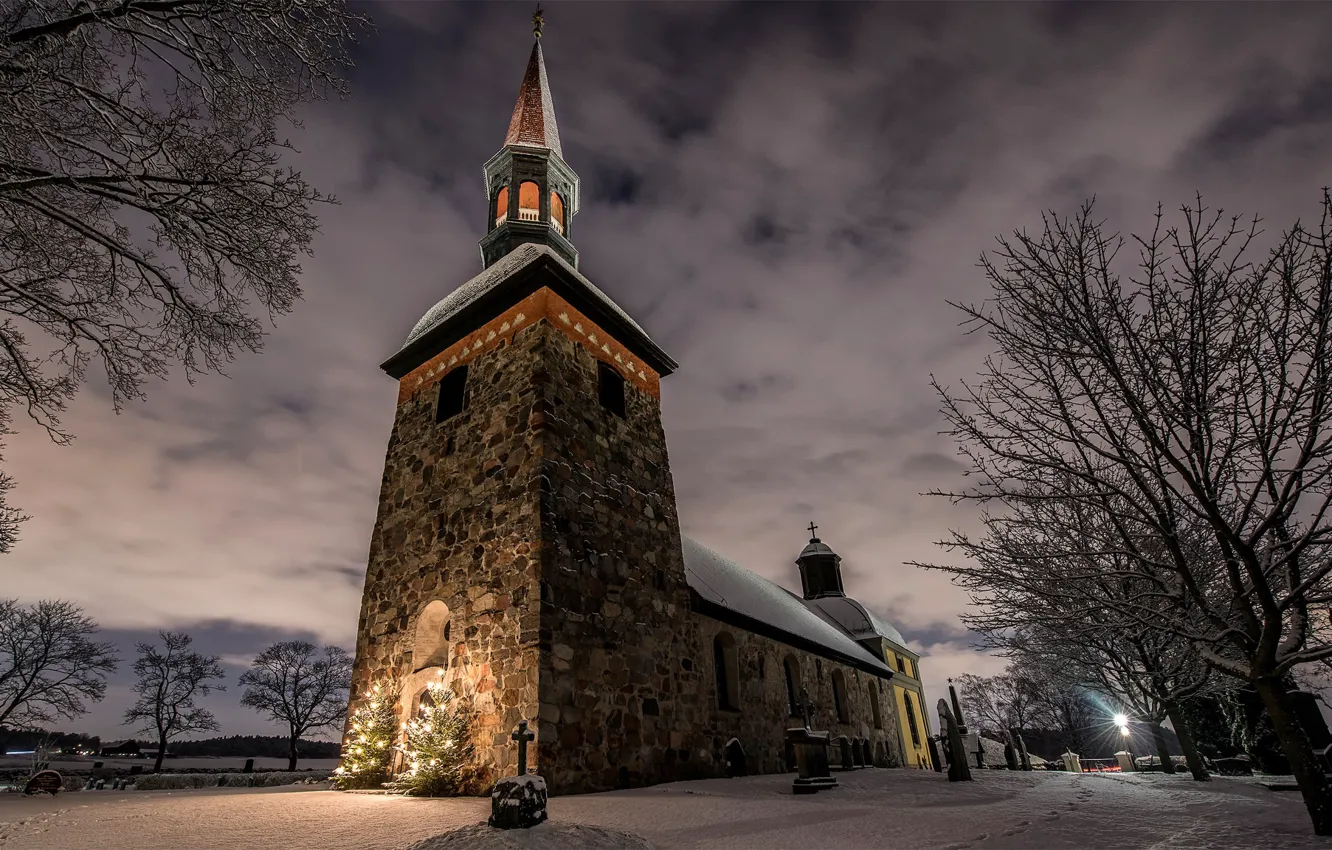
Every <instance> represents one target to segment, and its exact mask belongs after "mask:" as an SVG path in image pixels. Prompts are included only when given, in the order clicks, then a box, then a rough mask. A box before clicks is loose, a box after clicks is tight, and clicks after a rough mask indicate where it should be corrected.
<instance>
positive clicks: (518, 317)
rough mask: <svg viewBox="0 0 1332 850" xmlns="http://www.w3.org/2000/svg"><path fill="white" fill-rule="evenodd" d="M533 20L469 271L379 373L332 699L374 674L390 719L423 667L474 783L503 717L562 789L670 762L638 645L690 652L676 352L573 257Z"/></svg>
mask: <svg viewBox="0 0 1332 850" xmlns="http://www.w3.org/2000/svg"><path fill="white" fill-rule="evenodd" d="M534 23H535V24H536V29H535V35H536V37H537V41H536V43H535V44H533V46H532V52H531V55H530V58H529V60H528V63H527V68H526V72H525V73H524V75H523V80H522V84H521V86H520V88H519V94H518V102H517V105H516V106H515V107H514V111H513V116H512V118H511V120H510V122H509V128H508V133H507V135H506V136H505V140H504V146H503V147H502V148H501V150H500V151H499V153H497V154H495V156H493V157H492V158H491V159H490V161H489V162H487V163H486V164H485V169H484V172H485V178H486V203H487V207H488V209H487V213H486V227H485V231H484V236H483V237H482V239H481V241H480V248H481V260H482V271H481V273H480V274H478V275H477V276H475V277H473V278H471V279H470V280H467V281H465V282H464V283H462V284H461V285H460V286H458V287H457V288H456V289H454V290H453V291H452V292H450V293H448V294H447V295H445V296H444V297H443V298H442V299H441V300H440V301H439V302H438V303H437V304H435V305H434V306H433V307H431V308H430V309H429V310H427V311H426V313H425V315H424V316H422V318H421V320H420V321H419V322H417V324H416V326H415V327H414V328H413V329H412V331H411V333H410V334H409V335H408V336H407V339H406V340H405V342H404V343H403V345H402V347H401V348H400V349H399V350H398V351H397V352H396V353H395V354H393V355H392V356H391V357H389V359H388V360H386V361H385V362H384V364H383V366H382V368H383V369H384V371H385V372H386V373H388V375H390V376H391V377H392V378H394V379H395V380H397V381H398V395H397V412H396V416H395V419H394V423H393V431H392V434H391V436H390V438H389V443H388V450H387V454H386V458H385V464H384V475H383V481H382V485H381V490H380V498H379V509H378V514H377V517H376V521H375V529H374V533H373V535H372V537H371V544H370V556H369V565H368V569H367V571H366V579H365V590H364V594H363V599H362V605H361V613H360V621H359V628H358V635H357V645H356V662H355V668H354V673H353V696H352V699H353V702H354V703H355V701H357V700H359V699H362V698H363V695H364V694H365V693H367V692H368V689H370V688H372V687H373V686H374V685H376V684H381V683H390V682H391V683H393V686H394V688H395V689H396V690H397V692H398V694H399V696H398V701H399V715H400V716H403V717H405V716H406V715H407V714H409V713H411V712H414V711H416V710H417V706H418V704H419V700H420V697H421V694H422V692H423V691H424V690H425V686H426V683H428V682H432V681H438V680H439V678H440V677H443V678H444V679H445V680H446V681H447V682H449V683H450V684H452V685H453V686H454V687H455V690H458V691H460V692H463V693H466V694H470V695H472V696H473V697H474V698H475V701H476V709H477V718H478V719H477V724H478V727H477V730H476V731H477V735H478V753H479V757H480V761H481V764H480V766H481V767H482V768H483V769H484V770H485V771H487V772H488V773H489V775H490V776H491V777H492V778H493V777H495V776H498V775H503V774H504V773H505V772H512V770H513V768H514V766H515V761H516V753H515V751H514V748H513V746H512V742H511V741H510V740H509V737H508V736H509V733H510V731H511V730H512V729H513V728H514V726H515V725H516V724H517V723H518V721H519V720H522V719H526V720H528V721H529V722H530V723H532V724H533V725H534V726H535V728H536V731H537V739H536V741H535V743H534V745H533V748H534V751H533V758H532V762H533V765H534V768H535V770H536V771H538V772H539V773H541V774H542V775H543V776H544V777H545V778H546V781H547V784H548V786H549V788H550V789H551V791H552V793H572V792H582V791H594V790H604V789H609V788H615V787H625V786H631V785H641V784H647V783H650V782H656V781H661V780H662V779H666V778H675V777H673V776H671V775H668V774H666V773H663V770H668V769H669V765H672V764H674V762H675V753H676V751H677V750H678V749H679V748H680V747H681V746H683V745H682V744H680V743H679V740H677V739H678V738H679V733H678V732H676V733H675V735H673V734H672V733H673V732H675V730H676V729H677V728H679V727H680V724H683V723H684V722H685V718H684V717H683V715H684V714H685V713H686V712H687V711H688V708H687V706H683V705H682V706H681V707H679V710H678V711H677V705H676V700H677V699H680V690H679V679H678V675H680V674H679V671H678V670H665V669H663V666H662V661H661V659H663V658H672V657H689V658H697V657H699V652H698V650H697V647H696V646H695V641H696V639H695V637H694V635H693V633H692V632H690V628H691V626H690V625H689V624H690V622H692V621H691V620H690V618H689V617H688V616H687V613H688V606H689V590H688V585H687V583H686V581H685V576H684V566H683V557H682V554H681V543H680V531H679V523H678V519H677V515H676V506H675V491H674V485H673V483H672V480H671V473H670V464H669V461H668V458H667V453H666V440H665V434H664V432H663V430H662V422H661V403H660V380H661V378H663V377H665V376H667V375H669V374H670V373H671V372H672V371H674V369H675V368H676V363H675V361H674V360H672V359H671V358H670V357H669V356H668V355H667V354H666V353H665V352H664V351H663V350H662V349H661V348H660V347H659V346H658V345H657V344H656V343H655V342H654V341H653V340H652V339H651V338H650V337H649V336H648V334H647V332H646V331H644V330H643V328H641V327H640V326H639V325H638V323H637V322H635V321H634V320H633V319H632V318H630V317H629V315H628V314H627V313H626V312H625V311H624V310H623V309H621V308H620V307H619V306H618V305H617V304H616V303H615V302H614V301H612V300H611V298H610V297H609V296H607V295H606V294H605V293H604V292H602V290H600V289H599V288H597V287H596V286H595V285H593V283H592V282H591V281H589V280H588V279H587V278H586V277H584V276H583V274H582V273H581V272H580V271H579V270H578V252H577V250H576V249H575V248H574V245H573V243H572V241H571V240H570V222H571V219H572V218H573V216H574V214H575V213H576V212H577V211H578V203H579V197H578V195H579V186H578V177H577V175H576V174H575V173H574V172H573V170H572V169H571V168H570V167H569V166H568V164H567V163H565V161H564V157H563V153H562V150H561V147H560V137H559V130H558V128H557V126H556V123H555V110H554V104H553V101H552V99H551V92H550V86H549V82H548V80H547V76H546V68H545V59H544V56H543V54H542V49H541V41H540V36H541V21H540V18H539V16H538V17H536V18H535V19H534ZM683 675H686V676H687V677H694V678H696V677H697V676H698V673H697V672H690V673H686V674H683ZM662 765H667V766H668V767H667V768H663V767H662Z"/></svg>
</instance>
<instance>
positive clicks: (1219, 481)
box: [935, 191, 1332, 835]
mask: <svg viewBox="0 0 1332 850" xmlns="http://www.w3.org/2000/svg"><path fill="white" fill-rule="evenodd" d="M1183 212H1184V220H1183V224H1182V225H1181V226H1179V227H1164V226H1163V223H1162V217H1161V215H1160V211H1159V210H1158V214H1157V223H1156V227H1155V229H1154V231H1153V232H1152V233H1151V234H1150V235H1149V236H1148V237H1146V238H1137V237H1135V241H1136V244H1137V245H1138V247H1139V257H1138V263H1137V270H1136V271H1133V272H1132V273H1131V274H1129V275H1128V276H1127V277H1124V276H1121V274H1120V272H1119V268H1120V264H1119V263H1118V261H1117V254H1118V252H1119V250H1120V249H1121V248H1122V246H1123V244H1124V240H1123V239H1121V238H1119V237H1118V236H1114V235H1109V234H1107V233H1106V232H1104V230H1103V229H1102V225H1101V224H1100V223H1099V222H1098V221H1096V220H1095V219H1093V216H1092V205H1091V204H1090V203H1089V204H1087V205H1085V206H1084V207H1083V208H1082V210H1081V211H1080V212H1079V213H1078V214H1077V215H1076V216H1074V217H1073V218H1072V219H1064V218H1059V217H1057V216H1055V215H1053V214H1051V215H1049V216H1047V217H1045V219H1044V225H1045V226H1044V229H1043V232H1042V233H1040V234H1039V235H1036V236H1031V235H1028V234H1027V233H1025V232H1018V233H1017V234H1015V236H1014V238H1013V239H1012V240H1006V239H1001V240H1000V244H999V249H998V250H997V251H996V252H995V254H994V255H987V256H983V257H982V266H983V268H984V269H985V272H986V275H987V276H988V278H989V279H990V281H991V283H992V286H993V291H992V297H991V298H990V299H988V300H987V301H986V302H984V303H982V304H979V305H957V306H959V307H960V308H961V309H962V310H963V312H964V313H965V315H966V317H967V320H968V322H969V323H970V325H971V330H973V331H983V332H985V333H986V334H987V335H988V336H989V337H990V339H991V341H992V342H993V343H994V344H995V346H996V347H997V349H998V353H997V354H996V355H994V356H993V357H991V358H990V359H988V360H987V362H986V366H985V369H984V370H983V373H982V375H981V377H980V380H979V382H977V383H974V384H963V385H961V386H960V387H959V388H957V389H951V390H950V389H947V388H945V387H943V386H942V385H940V384H938V383H937V382H936V384H935V386H936V388H937V389H938V391H939V392H940V394H941V397H942V399H943V401H944V413H945V415H946V417H947V418H948V421H949V424H950V431H951V433H952V434H953V436H954V437H955V438H956V439H957V440H958V443H959V446H960V450H961V452H962V454H963V455H964V456H965V457H966V458H967V459H968V460H969V461H970V463H971V472H972V474H973V476H974V481H975V482H976V483H975V485H974V486H973V487H971V488H970V489H966V490H963V491H961V492H955V493H950V494H948V495H950V496H952V497H953V498H955V499H959V500H972V501H977V502H980V503H990V502H993V503H997V504H998V505H999V506H1001V512H1002V510H1007V509H1011V508H1012V506H1014V505H1020V504H1024V503H1030V502H1032V501H1033V500H1039V499H1048V498H1051V493H1050V490H1049V488H1050V487H1058V488H1059V490H1060V492H1059V493H1058V494H1057V495H1058V498H1060V499H1064V500H1066V501H1068V502H1069V503H1072V504H1077V505H1081V506H1083V507H1084V508H1085V509H1086V510H1088V511H1095V512H1099V513H1100V515H1101V516H1102V518H1103V520H1104V523H1105V525H1106V526H1108V527H1110V528H1113V529H1114V532H1115V533H1114V534H1113V535H1107V537H1106V539H1104V540H1094V541H1081V540H1076V539H1075V540H1071V541H1070V543H1069V546H1070V551H1072V552H1074V553H1077V552H1082V551H1104V547H1107V546H1109V547H1111V551H1114V552H1116V553H1118V554H1121V555H1123V556H1124V564H1125V565H1126V572H1127V573H1129V574H1130V576H1131V577H1132V578H1133V580H1135V581H1141V582H1142V587H1141V590H1140V591H1138V593H1137V595H1136V597H1135V599H1134V600H1133V601H1130V602H1124V601H1122V600H1120V601H1113V600H1110V601H1107V600H1100V602H1102V603H1105V604H1109V605H1110V606H1111V607H1112V608H1113V610H1115V611H1116V613H1117V614H1118V615H1120V616H1122V617H1123V618H1124V620H1125V622H1127V623H1130V624H1132V626H1133V627H1135V628H1140V629H1142V630H1145V631H1162V632H1166V633H1169V634H1173V635H1177V636H1179V637H1182V638H1184V639H1185V640H1188V641H1189V642H1191V643H1192V644H1193V645H1194V646H1195V647H1197V650H1198V652H1199V653H1200V654H1201V655H1202V657H1203V658H1204V659H1205V660H1206V662H1207V663H1208V664H1209V665H1211V666H1212V667H1213V668H1214V669H1216V670H1218V671H1220V672H1222V673H1225V674H1227V675H1229V676H1233V677H1236V678H1238V679H1242V680H1244V681H1246V682H1248V683H1250V684H1251V685H1252V686H1253V687H1254V688H1255V689H1256V690H1257V692H1258V693H1259V694H1260V696H1261V698H1262V700H1263V703H1264V706H1265V707H1266V709H1267V712H1268V714H1269V715H1270V716H1271V718H1272V721H1273V725H1274V726H1275V728H1276V732H1277V735H1278V737H1279V738H1280V740H1281V743H1282V747H1283V750H1284V751H1285V753H1286V756H1287V758H1288V759H1289V760H1290V763H1291V767H1292V770H1293V772H1294V774H1295V778H1296V780H1297V782H1298V784H1299V786H1300V790H1301V792H1302V794H1303V796H1304V801H1305V805H1306V807H1307V808H1308V810H1309V813H1310V817H1311V819H1312V820H1313V824H1314V830H1315V832H1317V833H1318V834H1320V835H1329V834H1332V784H1329V782H1328V779H1327V777H1326V776H1325V775H1324V773H1323V770H1322V768H1321V765H1320V764H1319V761H1318V759H1317V758H1316V757H1315V756H1314V753H1313V751H1312V748H1311V747H1310V746H1309V742H1308V739H1307V737H1306V736H1305V734H1304V731H1303V730H1302V729H1301V728H1300V726H1299V723H1298V721H1297V719H1296V717H1295V714H1294V712H1293V710H1292V707H1291V705H1290V702H1289V699H1288V698H1287V696H1286V693H1285V690H1284V688H1283V687H1282V680H1283V677H1284V676H1286V674H1288V673H1289V672H1290V671H1292V670H1293V669H1294V668H1295V667H1296V666H1298V665H1301V664H1306V663H1311V662H1315V661H1318V660H1320V659H1322V658H1327V657H1332V641H1329V640H1328V639H1327V638H1328V636H1327V635H1326V634H1325V633H1322V632H1321V631H1320V628H1319V626H1318V621H1317V620H1316V619H1315V618H1313V617H1312V616H1311V611H1313V610H1316V609H1317V608H1319V607H1320V606H1325V605H1326V604H1327V602H1328V601H1329V598H1330V597H1329V587H1328V585H1329V574H1330V573H1332V556H1330V555H1329V551H1330V549H1332V517H1329V513H1328V511H1329V508H1332V250H1330V249H1332V244H1330V242H1332V197H1329V195H1328V193H1327V192H1326V191H1325V192H1324V194H1323V215H1322V220H1321V222H1320V223H1319V224H1318V225H1317V226H1315V227H1313V228H1308V227H1305V226H1303V225H1302V224H1300V223H1296V224H1295V225H1294V226H1292V227H1291V228H1290V229H1289V230H1287V231H1285V232H1283V233H1282V234H1280V235H1279V236H1278V237H1277V238H1276V239H1275V240H1274V246H1273V247H1272V248H1271V249H1270V251H1268V252H1267V253H1265V254H1262V255H1261V256H1257V257H1256V258H1254V255H1255V254H1257V253H1259V252H1258V249H1257V247H1256V240H1258V239H1259V238H1260V234H1261V231H1260V229H1259V223H1258V221H1257V220H1256V219H1255V220H1254V221H1253V222H1252V223H1251V224H1250V225H1248V226H1242V225H1241V223H1240V220H1239V219H1238V218H1229V219H1227V218H1224V217H1223V216H1222V214H1221V213H1220V212H1219V211H1218V212H1216V213H1211V212H1209V211H1208V210H1207V209H1206V208H1205V207H1204V206H1203V204H1202V201H1201V199H1199V200H1198V202H1197V204H1196V205H1193V206H1186V207H1185V208H1184V210H1183ZM1251 258H1253V259H1251ZM1199 529H1202V530H1203V531H1204V532H1205V539H1204V540H1199V539H1196V538H1195V536H1194V535H1196V533H1197V531H1198V530H1199ZM1143 541H1147V542H1148V544H1149V545H1146V546H1143V545H1140V543H1142V542H1143Z"/></svg>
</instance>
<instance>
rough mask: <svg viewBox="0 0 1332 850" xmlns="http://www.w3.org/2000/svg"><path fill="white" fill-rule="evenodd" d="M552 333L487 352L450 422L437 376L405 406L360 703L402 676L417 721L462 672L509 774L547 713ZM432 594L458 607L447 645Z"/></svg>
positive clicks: (390, 460) (491, 746)
mask: <svg viewBox="0 0 1332 850" xmlns="http://www.w3.org/2000/svg"><path fill="white" fill-rule="evenodd" d="M542 340H543V331H542V330H541V329H540V328H538V326H536V325H533V326H530V327H527V328H524V329H523V330H521V331H519V332H517V333H516V335H514V336H513V337H512V342H511V343H509V342H507V341H503V340H502V341H501V344H500V346H499V347H498V348H494V349H492V350H490V351H486V352H482V353H479V354H478V355H477V356H476V357H475V359H473V360H472V361H471V363H470V364H469V373H468V377H467V385H466V390H465V393H466V410H465V411H464V412H463V413H462V414H460V415H458V416H455V417H453V418H452V419H450V420H447V421H445V422H443V423H438V424H437V423H436V422H435V406H436V402H437V399H438V389H437V386H438V385H437V383H430V384H427V385H425V386H423V387H421V388H419V389H418V390H417V391H416V392H414V393H412V394H410V395H409V396H408V397H406V398H405V399H404V400H403V401H402V402H401V403H400V404H399V406H398V411H397V417H396V419H395V421H394V424H393V432H392V436H391V437H390V439H389V445H388V451H387V456H386V458H385V466H384V478H383V485H382V487H381V491H380V500H379V511H378V517H377V519H376V523H375V530H374V534H373V536H372V538H371V545H370V558H369V567H368V570H367V573H366V585H365V594H364V597H363V600H362V605H361V615H360V626H359V629H358V632H357V635H358V637H357V645H356V661H355V667H354V672H353V705H355V700H356V699H359V698H360V696H361V694H363V693H364V689H365V688H366V687H368V686H369V685H370V684H372V683H374V682H381V681H385V680H387V679H389V678H396V680H397V682H398V683H399V685H400V687H401V688H402V699H401V704H400V715H405V714H406V712H408V711H410V710H411V709H412V707H413V706H414V705H415V702H416V699H417V698H418V696H419V694H420V692H421V691H422V690H423V689H424V687H425V682H426V681H428V680H429V679H431V678H437V677H438V676H439V675H440V673H441V671H443V672H445V673H446V676H447V678H449V679H450V680H452V679H455V678H456V679H461V680H462V681H463V682H464V683H465V685H464V689H465V690H470V691H472V692H474V693H475V694H476V700H477V702H476V704H477V710H478V728H477V732H478V736H479V741H478V743H479V745H480V747H481V751H480V755H481V757H482V759H483V761H484V762H485V763H487V764H488V765H491V766H493V767H494V768H496V769H498V770H504V769H506V768H510V767H511V765H512V764H513V763H515V762H516V754H515V753H514V751H513V747H512V745H511V744H512V742H510V741H509V740H508V738H507V734H508V732H509V730H510V729H511V728H512V727H513V725H514V724H516V723H517V721H518V720H519V719H520V718H522V717H534V716H535V715H536V712H537V686H538V674H537V670H538V664H537V655H538V652H537V639H538V629H539V620H540V611H539V606H538V604H537V603H538V599H539V594H540V583H539V578H538V573H539V569H538V564H539V559H538V555H537V553H536V552H535V551H534V547H535V546H536V545H537V544H538V543H539V540H540V535H539V527H538V518H539V511H538V497H537V491H538V487H539V480H538V477H537V474H536V469H537V467H536V455H537V447H536V437H535V435H534V433H533V432H532V431H531V429H530V428H528V427H527V423H528V419H529V417H530V415H531V412H532V408H533V405H534V403H535V401H536V399H537V395H538V393H537V387H536V386H535V385H534V376H536V375H537V374H538V372H539V371H540V370H539V368H538V366H539V361H540V358H541V354H540V351H539V349H540V347H541V343H542ZM434 600H439V601H442V602H443V603H444V604H445V605H447V606H448V615H447V618H446V621H447V623H448V634H449V640H448V642H447V644H445V642H444V641H443V633H442V626H443V623H444V622H445V620H438V621H432V622H429V623H427V622H425V620H424V619H423V618H422V617H421V613H422V611H423V610H424V609H425V607H426V605H427V604H428V603H430V602H432V601H434ZM427 628H428V630H429V631H430V632H431V634H422V633H421V632H422V629H427ZM432 645H438V649H436V650H434V651H432V650H431V647H432ZM427 653H428V654H429V657H414V655H416V656H421V655H427Z"/></svg>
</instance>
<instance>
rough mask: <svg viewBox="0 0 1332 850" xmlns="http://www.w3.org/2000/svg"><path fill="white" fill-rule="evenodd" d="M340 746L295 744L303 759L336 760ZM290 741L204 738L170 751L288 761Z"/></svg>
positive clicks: (276, 737) (269, 737) (252, 737)
mask: <svg viewBox="0 0 1332 850" xmlns="http://www.w3.org/2000/svg"><path fill="white" fill-rule="evenodd" d="M339 748H340V745H339V744H338V742H336V741H307V740H304V739H301V740H298V741H297V742H296V749H297V751H298V752H299V753H300V756H301V758H307V759H335V758H337V757H338V750H339ZM290 751H291V741H290V739H288V738H285V737H283V736H281V735H229V736H227V737H225V738H202V739H199V740H195V741H178V742H177V743H175V744H172V746H171V752H172V753H174V754H175V755H178V756H219V757H220V756H232V757H236V756H241V757H247V758H248V757H255V758H287V756H288V754H289V753H290Z"/></svg>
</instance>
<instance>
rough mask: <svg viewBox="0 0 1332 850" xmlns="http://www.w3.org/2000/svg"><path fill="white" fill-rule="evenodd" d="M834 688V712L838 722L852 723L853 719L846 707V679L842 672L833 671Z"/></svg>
mask: <svg viewBox="0 0 1332 850" xmlns="http://www.w3.org/2000/svg"><path fill="white" fill-rule="evenodd" d="M832 686H833V688H832V690H833V710H835V711H836V712H837V722H838V723H850V722H851V717H850V715H848V714H847V705H846V677H845V676H843V675H842V671H841V670H834V671H833V674H832Z"/></svg>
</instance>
